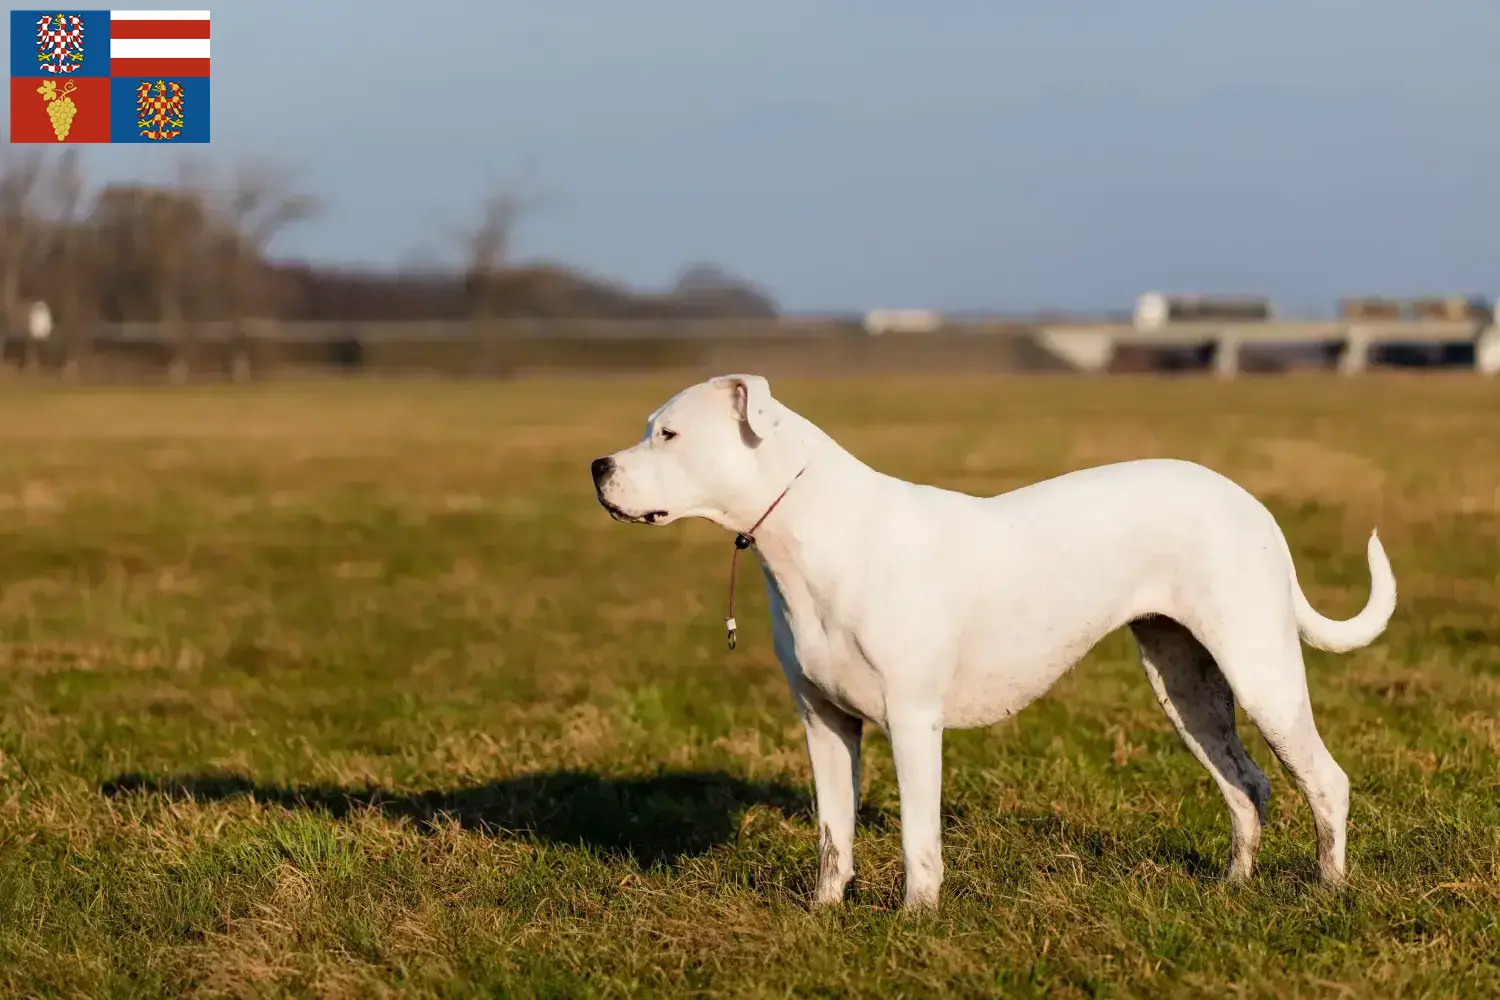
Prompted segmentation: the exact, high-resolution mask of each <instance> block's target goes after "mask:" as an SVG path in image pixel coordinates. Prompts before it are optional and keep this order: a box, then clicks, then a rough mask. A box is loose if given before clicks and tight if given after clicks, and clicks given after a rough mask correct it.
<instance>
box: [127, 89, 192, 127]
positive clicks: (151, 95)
mask: <svg viewBox="0 0 1500 1000" xmlns="http://www.w3.org/2000/svg"><path fill="white" fill-rule="evenodd" d="M183 97H184V94H183V92H182V84H180V83H177V82H176V81H171V82H169V81H166V80H157V81H156V82H155V83H152V82H151V81H150V80H145V81H143V82H142V83H141V85H140V86H139V87H137V88H135V112H136V123H135V126H136V128H138V129H140V130H141V136H142V137H143V138H146V139H156V140H163V139H175V138H177V137H178V136H179V135H181V134H182V123H183V121H184V118H183V108H182V103H183Z"/></svg>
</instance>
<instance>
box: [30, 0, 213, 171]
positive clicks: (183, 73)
mask: <svg viewBox="0 0 1500 1000" xmlns="http://www.w3.org/2000/svg"><path fill="white" fill-rule="evenodd" d="M209 63H210V59H209V12H208V11H206V10H61V11H57V10H13V11H11V13H10V141H11V142H13V143H49V144H55V143H59V142H63V143H68V142H71V143H80V142H88V143H146V144H148V145H151V144H154V145H158V146H164V145H177V144H180V143H185V142H186V143H206V142H208V141H209V134H210V130H209V122H210V108H211V101H210V93H209V80H210V74H209Z"/></svg>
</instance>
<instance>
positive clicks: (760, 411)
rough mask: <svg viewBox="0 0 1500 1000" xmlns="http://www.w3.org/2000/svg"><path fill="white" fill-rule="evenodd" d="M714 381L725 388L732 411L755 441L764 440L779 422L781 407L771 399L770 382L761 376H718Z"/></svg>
mask: <svg viewBox="0 0 1500 1000" xmlns="http://www.w3.org/2000/svg"><path fill="white" fill-rule="evenodd" d="M713 384H714V385H716V386H719V387H720V388H723V389H728V390H729V391H730V395H731V396H732V397H733V399H734V413H735V416H737V417H739V419H740V421H741V422H742V423H744V425H745V426H746V427H747V428H748V429H749V430H750V433H751V434H752V435H754V436H755V437H756V438H757V439H758V440H761V441H764V440H765V439H766V438H768V437H770V436H771V434H772V433H774V432H775V430H776V428H777V426H779V425H780V423H781V408H780V406H779V405H778V404H777V402H776V400H774V399H772V398H771V383H769V382H767V381H766V380H765V378H764V377H762V376H760V375H720V376H719V377H718V378H716V379H714V380H713Z"/></svg>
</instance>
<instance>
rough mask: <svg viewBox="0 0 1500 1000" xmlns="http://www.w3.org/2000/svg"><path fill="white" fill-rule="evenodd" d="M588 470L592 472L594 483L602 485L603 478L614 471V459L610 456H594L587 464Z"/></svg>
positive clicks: (606, 477)
mask: <svg viewBox="0 0 1500 1000" xmlns="http://www.w3.org/2000/svg"><path fill="white" fill-rule="evenodd" d="M589 471H590V472H592V473H593V474H594V485H595V486H603V485H604V480H606V479H608V478H609V474H610V473H611V472H614V471H615V460H614V459H612V458H596V459H594V461H593V463H592V464H591V465H590V466H589Z"/></svg>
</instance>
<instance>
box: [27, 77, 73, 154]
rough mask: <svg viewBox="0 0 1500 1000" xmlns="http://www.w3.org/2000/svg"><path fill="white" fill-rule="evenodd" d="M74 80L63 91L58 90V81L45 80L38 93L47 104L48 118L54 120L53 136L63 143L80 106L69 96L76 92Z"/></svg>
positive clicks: (37, 89) (37, 90)
mask: <svg viewBox="0 0 1500 1000" xmlns="http://www.w3.org/2000/svg"><path fill="white" fill-rule="evenodd" d="M75 89H76V88H75V86H74V84H73V81H72V80H69V81H68V83H67V86H65V87H64V88H63V89H62V90H58V89H57V81H56V80H43V81H42V85H41V86H40V87H38V88H36V92H37V93H38V94H41V95H42V100H44V101H46V102H47V117H48V118H51V119H52V134H53V135H55V136H57V141H58V142H62V141H63V140H64V139H66V138H67V137H68V133H69V132H70V131H72V128H73V117H74V116H75V115H77V114H78V105H76V104H74V103H73V98H71V97H69V96H68V95H69V94H71V93H72V92H73V91H74V90H75Z"/></svg>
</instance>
